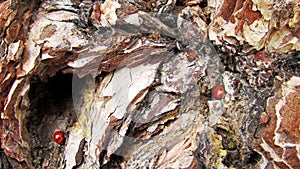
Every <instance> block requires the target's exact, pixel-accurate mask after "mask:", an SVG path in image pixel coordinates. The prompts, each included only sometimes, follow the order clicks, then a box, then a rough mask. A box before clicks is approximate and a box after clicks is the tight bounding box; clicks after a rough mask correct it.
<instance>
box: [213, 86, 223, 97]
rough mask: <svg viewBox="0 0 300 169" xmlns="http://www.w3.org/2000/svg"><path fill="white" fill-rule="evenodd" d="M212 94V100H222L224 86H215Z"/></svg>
mask: <svg viewBox="0 0 300 169" xmlns="http://www.w3.org/2000/svg"><path fill="white" fill-rule="evenodd" d="M212 93H213V96H214V98H216V99H218V100H220V99H222V98H223V96H224V93H225V89H224V86H215V87H214V88H213V92H212Z"/></svg>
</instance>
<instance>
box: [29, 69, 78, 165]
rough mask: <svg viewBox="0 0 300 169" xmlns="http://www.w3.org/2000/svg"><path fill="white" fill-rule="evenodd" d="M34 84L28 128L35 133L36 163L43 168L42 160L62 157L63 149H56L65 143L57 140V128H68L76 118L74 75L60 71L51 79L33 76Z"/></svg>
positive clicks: (53, 161)
mask: <svg viewBox="0 0 300 169" xmlns="http://www.w3.org/2000/svg"><path fill="white" fill-rule="evenodd" d="M30 86H31V87H30V91H29V99H30V115H29V116H28V117H27V123H26V128H27V130H28V132H29V135H30V137H31V140H30V143H31V148H32V152H31V153H32V157H33V159H34V160H33V165H34V166H35V167H36V168H40V167H42V163H44V162H46V161H47V160H50V159H58V157H59V156H60V154H61V153H63V150H60V151H59V152H60V153H54V150H55V149H57V148H59V149H62V148H64V146H63V145H62V146H60V145H58V144H57V143H55V142H54V141H53V133H54V132H55V131H56V130H61V131H65V130H66V129H67V126H68V125H70V124H72V123H74V121H75V119H76V114H75V110H74V106H73V99H72V75H71V74H62V73H60V72H59V73H57V74H56V75H55V76H53V77H50V78H49V79H48V80H47V82H43V81H41V79H40V78H39V77H36V76H35V77H32V78H31V81H30ZM50 154H52V156H51V157H50ZM53 156H55V157H53ZM48 162H49V163H50V164H49V165H50V166H53V167H54V166H57V165H58V160H51V161H48Z"/></svg>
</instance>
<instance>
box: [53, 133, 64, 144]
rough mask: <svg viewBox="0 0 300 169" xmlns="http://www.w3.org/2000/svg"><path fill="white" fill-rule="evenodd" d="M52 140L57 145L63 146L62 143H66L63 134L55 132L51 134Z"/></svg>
mask: <svg viewBox="0 0 300 169" xmlns="http://www.w3.org/2000/svg"><path fill="white" fill-rule="evenodd" d="M53 139H54V141H55V142H56V143H57V144H60V145H61V144H64V142H65V141H66V137H65V132H63V131H55V132H54V134H53Z"/></svg>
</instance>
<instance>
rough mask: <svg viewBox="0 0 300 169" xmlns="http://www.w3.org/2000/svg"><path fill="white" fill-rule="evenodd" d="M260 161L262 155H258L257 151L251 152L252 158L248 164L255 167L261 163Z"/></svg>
mask: <svg viewBox="0 0 300 169" xmlns="http://www.w3.org/2000/svg"><path fill="white" fill-rule="evenodd" d="M260 159H261V155H260V154H258V153H257V152H256V151H254V150H252V151H251V152H250V157H249V159H248V162H247V163H248V164H253V165H255V164H257V163H258V162H259V161H260Z"/></svg>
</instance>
